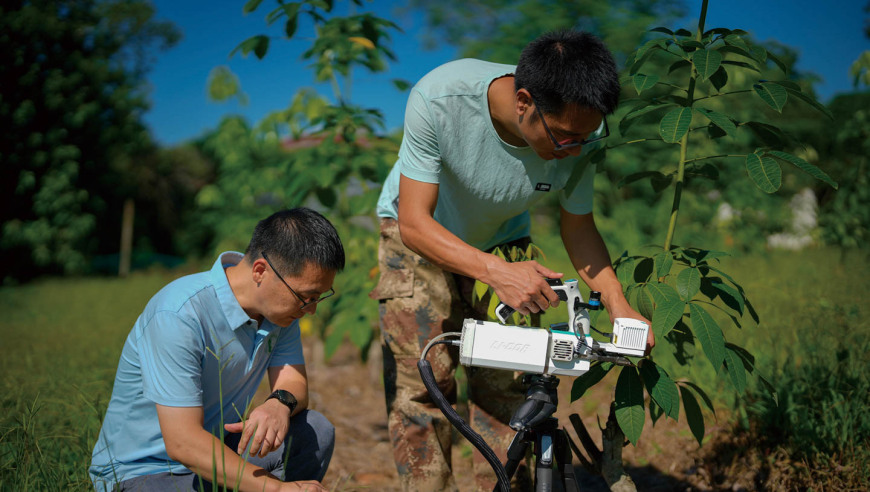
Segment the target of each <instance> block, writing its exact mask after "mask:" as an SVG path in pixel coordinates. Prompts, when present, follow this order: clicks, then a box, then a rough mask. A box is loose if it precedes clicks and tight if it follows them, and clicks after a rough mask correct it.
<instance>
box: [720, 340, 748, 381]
mask: <svg viewBox="0 0 870 492" xmlns="http://www.w3.org/2000/svg"><path fill="white" fill-rule="evenodd" d="M725 370H726V371H728V378H729V379H730V380H731V384H733V385H734V388H735V389H736V390H737V391H739V392H741V393H742V392H743V391H745V390H746V369H745V368H744V367H743V359H742V358H741V357H740V356H739V355H738V354H737V353H736V352H735V351H733V350H731V349H730V348H729V347H727V346H726V347H725Z"/></svg>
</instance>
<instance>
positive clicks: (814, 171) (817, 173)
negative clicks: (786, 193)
mask: <svg viewBox="0 0 870 492" xmlns="http://www.w3.org/2000/svg"><path fill="white" fill-rule="evenodd" d="M767 154H768V155H772V156H774V157H776V158H778V159H782V160H784V161H786V162H790V163H792V164H794V165H795V166H797V167H798V168H799V169H800V170H801V171H803V172H805V173H807V174H809V175H810V176H812V177H814V178H816V179H818V180H819V181H823V182H825V183H828V184H829V185H831V187H832V188H834V189H835V190H836V189H837V188H838V185H837V182H836V181H834V180H833V179H831V177H830V176H828V175H827V174H826V173H825V172H824V171H822V170H821V169H819V168H818V167H816V166H814V165H812V164H810V163H809V162H807V161H805V160H803V159H801V158H800V157H798V156H796V155H792V154H789V153H786V152H781V151H778V150H771V151H768V152H767Z"/></svg>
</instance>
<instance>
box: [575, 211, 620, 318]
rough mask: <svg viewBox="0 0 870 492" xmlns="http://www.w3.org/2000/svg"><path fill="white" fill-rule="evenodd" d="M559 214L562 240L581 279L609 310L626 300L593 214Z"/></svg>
mask: <svg viewBox="0 0 870 492" xmlns="http://www.w3.org/2000/svg"><path fill="white" fill-rule="evenodd" d="M562 213H563V221H562V242H563V243H564V244H565V250H566V251H567V252H568V257H569V258H570V259H571V263H572V264H573V265H574V268H575V269H576V270H577V273H578V274H579V275H580V278H581V279H583V281H584V282H586V285H588V286H589V288H590V289H591V290H595V291H598V292H601V301H602V302H603V303H604V307H605V308H607V309H608V311H610V310H611V309H610V307H611V306H612V305H614V304H617V303H624V302H626V300H625V296H624V295H623V292H622V284H620V283H619V279H618V278H616V272H615V271H614V270H613V267H612V266H611V264H610V253H609V252H608V251H607V245H606V244H605V243H604V239H603V238H602V237H601V234H599V232H598V228H597V227H595V222H594V221H593V220H592V216H591V215H590V216H588V217H585V218H583V219H582V220H579V219H578V218H577V217H571V218H570V219H567V217H565V214H566V212H564V211H563V212H562ZM566 219H567V220H566Z"/></svg>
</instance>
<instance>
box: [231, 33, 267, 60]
mask: <svg viewBox="0 0 870 492" xmlns="http://www.w3.org/2000/svg"><path fill="white" fill-rule="evenodd" d="M268 50H269V38H268V37H267V36H264V35H262V34H259V35H257V36H252V37H250V38H248V39H246V40H244V41H242V42H241V43H239V45H238V46H236V47H235V48H233V50H232V51H230V58H232V56H233V55H234V54H235V53H236V52H237V51H241V52H242V55H243V56H248V53H250V52H251V51H253V52H254V54H255V55H256V56H257V58H259V59H261V60H262V59H263V57H264V56H266V52H267V51H268Z"/></svg>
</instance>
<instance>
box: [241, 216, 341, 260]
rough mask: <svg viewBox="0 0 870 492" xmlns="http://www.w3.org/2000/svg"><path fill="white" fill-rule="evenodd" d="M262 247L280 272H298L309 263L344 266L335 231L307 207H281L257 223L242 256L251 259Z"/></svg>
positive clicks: (327, 222)
mask: <svg viewBox="0 0 870 492" xmlns="http://www.w3.org/2000/svg"><path fill="white" fill-rule="evenodd" d="M264 251H265V252H266V254H267V255H268V256H269V259H270V260H271V261H272V263H274V264H275V268H277V269H278V270H280V271H281V272H280V273H281V274H282V275H290V276H294V275H299V274H300V273H302V270H303V269H304V268H305V265H307V264H308V263H313V264H315V265H317V266H318V267H320V268H321V269H324V270H331V271H335V272H340V271H341V270H343V269H344V247H343V246H342V245H341V239H340V238H339V237H338V232H336V230H335V227H333V226H332V224H331V223H330V222H329V221H328V220H327V219H326V217H324V216H322V215H320V214H319V213H317V212H315V211H314V210H311V209H310V208H305V207H297V208H292V209H289V210H282V211H280V212H275V213H274V214H272V215H270V216H269V217H267V218H265V219H263V220H261V221H260V222H259V223H257V227H255V228H254V234H253V235H252V236H251V242H250V244H248V248H247V249H246V250H245V258H246V259H247V261H248V262H250V263H253V262H254V261H256V260H257V259H258V258H262V257H263V252H264Z"/></svg>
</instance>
